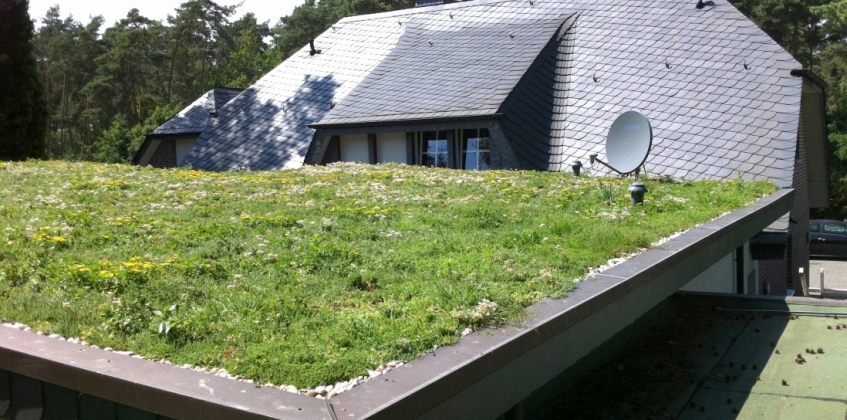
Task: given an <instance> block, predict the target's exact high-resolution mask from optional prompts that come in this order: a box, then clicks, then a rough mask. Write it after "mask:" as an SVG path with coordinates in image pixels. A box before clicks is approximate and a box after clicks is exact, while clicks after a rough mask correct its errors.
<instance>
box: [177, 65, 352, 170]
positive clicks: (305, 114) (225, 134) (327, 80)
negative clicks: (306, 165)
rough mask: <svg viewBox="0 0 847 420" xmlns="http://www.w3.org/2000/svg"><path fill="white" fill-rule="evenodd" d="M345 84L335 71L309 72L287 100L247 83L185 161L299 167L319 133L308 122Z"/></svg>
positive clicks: (222, 166)
mask: <svg viewBox="0 0 847 420" xmlns="http://www.w3.org/2000/svg"><path fill="white" fill-rule="evenodd" d="M340 85H341V84H340V83H339V82H337V81H336V80H334V79H333V76H332V75H329V76H325V77H316V76H312V75H305V76H304V78H303V84H302V85H301V86H300V87H299V88H298V89H297V91H296V92H295V94H294V95H293V96H291V97H289V98H287V99H285V100H277V99H275V98H273V97H268V96H266V95H262V94H260V92H259V91H258V90H256V89H254V88H250V89H247V90H245V91H244V93H242V94H241V95H239V96H238V97H237V98H235V99H234V100H232V101H231V102H230V103H228V104H227V105H226V106H224V108H223V109H222V110H221V112H220V115H219V117H218V121H217V122H216V123H215V124H214V125H213V126H212V128H211V129H208V130H207V131H206V132H204V133H203V135H202V136H200V140H199V141H198V143H197V145H196V146H195V147H194V149H193V150H192V151H191V154H189V156H188V158H187V159H186V161H187V162H190V163H191V165H192V167H194V168H197V169H205V170H213V171H225V170H268V169H280V168H294V167H299V166H301V165H302V163H303V161H304V159H305V157H306V152H307V151H308V148H309V143H310V142H311V139H312V135H313V134H314V130H312V129H310V128H308V125H309V124H312V123H314V122H317V121H319V120H320V119H321V118H323V116H324V115H325V114H326V113H327V112H329V110H330V109H331V107H332V106H333V104H332V100H333V98H334V96H335V92H336V90H337V89H338V87H339V86H340Z"/></svg>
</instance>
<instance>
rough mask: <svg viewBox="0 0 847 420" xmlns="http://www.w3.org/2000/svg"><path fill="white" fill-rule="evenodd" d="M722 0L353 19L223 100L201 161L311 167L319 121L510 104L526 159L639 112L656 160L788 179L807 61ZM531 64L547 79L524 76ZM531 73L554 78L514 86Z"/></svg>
mask: <svg viewBox="0 0 847 420" xmlns="http://www.w3.org/2000/svg"><path fill="white" fill-rule="evenodd" d="M715 3H716V4H715V6H713V7H710V8H706V9H702V10H698V9H696V8H695V7H694V4H695V2H693V1H675V0H656V1H651V2H640V3H633V2H622V1H618V0H564V1H560V0H547V1H543V0H539V1H536V2H534V4H533V5H530V4H529V2H528V1H525V0H521V1H503V2H493V1H484V0H476V1H470V2H462V3H454V4H449V5H441V6H433V7H421V8H415V9H410V10H403V11H396V12H388V13H380V14H374V15H367V16H359V17H353V18H345V19H342V20H341V21H339V22H338V23H336V24H335V25H334V27H333V28H331V29H329V30H327V31H326V32H325V33H324V34H322V35H321V36H320V37H318V38H317V39H316V40H315V45H316V47H317V48H318V49H320V50H322V52H321V54H316V55H314V56H310V55H309V48H308V46H306V47H304V48H303V49H301V50H300V51H298V52H297V53H295V54H294V55H293V56H292V57H291V58H289V59H288V60H286V61H285V62H284V63H282V64H281V65H280V66H278V67H277V68H276V69H274V70H273V71H271V72H270V73H268V74H267V75H266V76H265V77H263V78H262V79H260V80H259V81H258V82H257V83H256V84H255V85H254V86H251V87H250V88H249V89H247V90H246V91H245V92H244V93H243V94H241V95H239V96H238V97H236V98H235V99H233V100H232V101H230V102H229V103H227V104H226V105H224V106H223V108H222V109H221V110H220V112H219V117H218V119H217V120H216V122H215V124H214V126H210V127H209V128H208V129H207V130H206V131H205V132H204V133H203V135H201V138H200V140H199V141H198V145H197V146H196V147H195V149H194V150H193V151H192V152H191V154H190V155H189V157H188V161H190V162H191V163H192V165H193V166H194V167H196V168H202V169H210V170H227V169H235V168H239V167H249V168H252V169H281V168H291V167H298V166H300V165H302V164H303V160H304V157H305V154H306V152H307V150H308V147H309V143H310V142H311V140H312V137H313V134H314V130H313V129H311V128H309V127H308V125H309V124H315V123H318V122H319V121H320V122H321V123H343V122H361V121H367V120H373V121H382V122H391V121H394V120H398V119H409V118H436V117H439V116H450V117H460V116H468V115H486V114H490V113H493V112H497V111H500V112H502V113H504V114H505V115H506V117H505V118H506V119H508V118H513V119H514V121H515V125H514V127H512V128H508V126H509V122H508V121H504V122H503V125H504V127H503V131H504V132H506V133H507V134H508V138H509V141H510V144H511V146H512V148H513V149H514V151H515V153H516V155H517V157H518V159H519V160H520V161H521V163H522V164H523V165H525V166H526V167H530V168H537V169H544V170H551V169H561V168H565V169H566V170H567V169H568V165H567V163H568V162H571V161H573V160H576V159H580V160H582V161H583V162H586V161H588V155H589V154H591V153H599V154H600V157H601V158H604V157H605V156H604V153H603V151H604V150H603V149H604V142H605V134H606V131H607V130H608V127H609V126H610V125H611V123H612V121H613V120H614V118H615V117H616V116H617V115H619V114H621V113H622V112H624V111H628V110H636V111H639V112H641V113H642V114H644V115H646V116H647V117H648V118H649V119H650V120H651V121H652V123H653V129H654V142H653V143H654V148H653V151H652V154H651V156H650V157H649V158H648V160H647V162H646V167H647V170H648V172H650V173H651V174H661V175H671V176H688V177H704V178H735V177H736V176H737V175H736V171H737V170H741V171H743V172H744V174H743V176H744V177H746V178H770V179H774V180H775V181H777V182H778V184H780V185H781V186H787V185H790V184H791V178H792V168H793V151H794V147H795V140H796V136H797V127H798V121H799V116H798V115H799V107H800V89H801V82H802V80H801V79H800V78H799V77H793V76H791V75H790V70H792V69H797V68H800V67H801V66H800V64H799V63H798V62H796V61H795V60H794V59H793V58H792V57H791V56H790V55H789V54H788V53H786V52H785V51H783V50H782V48H780V47H779V46H778V45H777V44H776V43H775V42H774V41H773V40H772V39H771V38H770V37H768V36H767V35H766V34H765V33H764V32H762V31H761V30H760V29H758V28H757V27H756V26H755V25H754V24H753V23H752V22H750V21H749V20H748V19H746V18H745V17H744V16H743V15H742V14H741V13H740V12H738V11H737V10H736V9H735V8H734V7H733V6H732V5H730V4H729V3H727V2H726V1H725V0H719V1H716V2H715ZM571 14H575V15H576V16H577V18H576V25H575V26H574V28H573V30H572V31H571V32H570V33H569V34H568V36H567V39H566V40H564V41H563V43H561V44H557V45H555V54H556V58H557V59H554V60H551V59H550V58H551V57H550V56H543V55H539V54H540V53H539V50H540V49H543V48H544V47H546V46H547V43H548V41H549V40H550V35H549V34H551V33H552V32H553V31H555V29H552V30H551V28H553V24H554V23H555V22H556V21H557V19H562V17H563V16H568V15H571ZM450 15H452V18H451V16H450ZM509 31H513V33H514V34H515V35H516V36H515V37H514V38H508V33H509ZM524 33H527V34H531V35H532V36H531V38H530V39H527V40H524V39H523V38H522V37H523V36H524ZM429 40H432V41H433V45H432V46H430V45H429V44H428V42H429ZM515 40H517V42H516V41H515ZM430 47H431V48H430ZM450 48H454V49H455V50H451V49H450ZM551 48H552V47H551ZM445 49H447V51H445ZM553 53H554V52H553V51H552V50H551V52H550V54H553ZM536 58H537V59H536ZM527 60H530V61H531V62H529V63H527ZM533 60H534V61H533ZM493 62H502V63H504V65H503V66H502V68H501V67H497V66H494V65H492V63H493ZM418 63H419V65H416V64H418ZM474 63H484V64H486V65H478V66H474V65H473V64H474ZM518 64H520V65H518ZM745 64H746V66H747V68H745ZM533 65H534V66H536V67H539V68H538V69H536V71H535V73H534V74H535V75H536V76H543V78H541V79H536V80H526V76H525V71H528V68H529V67H531V66H533ZM520 66H526V67H527V68H526V69H521V68H520ZM668 66H670V68H668ZM468 68H472V69H474V71H466V70H467V69H468ZM521 76H524V77H523V78H522V77H521ZM594 78H597V81H596V82H595V81H594ZM410 80H411V83H410V82H409V81H410ZM421 81H426V82H432V83H422V82H421ZM521 85H526V86H525V87H526V89H527V92H529V91H530V90H531V89H541V88H545V87H546V88H548V89H549V92H545V93H543V94H540V95H535V96H532V95H524V97H521V98H517V97H514V98H512V97H511V96H513V95H516V92H515V89H514V87H515V86H521ZM522 88H523V87H522ZM497 101H500V103H499V104H498V103H497ZM510 101H511V102H510ZM330 103H332V104H334V105H335V107H334V109H332V108H330ZM510 104H511V106H512V107H510V106H509V105H510ZM498 107H499V109H498ZM550 109H553V110H554V112H550ZM526 110H534V111H533V112H524V111H526ZM515 127H518V128H515ZM700 154H708V155H709V156H712V157H717V158H719V161H717V162H713V160H712V159H704V158H703V156H700ZM766 157H767V158H768V159H764V158H766ZM562 162H564V163H565V164H564V165H562V164H561V163H562ZM595 170H596V171H599V172H603V168H599V167H597V168H595Z"/></svg>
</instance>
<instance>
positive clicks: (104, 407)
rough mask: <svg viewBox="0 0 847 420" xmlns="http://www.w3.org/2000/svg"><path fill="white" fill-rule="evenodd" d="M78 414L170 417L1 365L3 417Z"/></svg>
mask: <svg viewBox="0 0 847 420" xmlns="http://www.w3.org/2000/svg"><path fill="white" fill-rule="evenodd" d="M10 397H13V398H10ZM76 418H80V419H147V420H166V419H168V417H165V416H159V415H156V414H155V413H151V412H149V411H143V410H139V409H137V408H133V407H130V406H127V405H123V404H118V403H115V402H112V401H108V400H104V399H102V398H97V397H94V396H92V395H88V394H85V393H80V392H77V391H74V390H72V389H68V388H65V387H61V386H58V385H53V384H51V383H47V382H42V381H39V380H38V379H34V378H30V377H28V376H23V375H18V374H16V373H12V372H8V371H5V370H2V369H0V419H76Z"/></svg>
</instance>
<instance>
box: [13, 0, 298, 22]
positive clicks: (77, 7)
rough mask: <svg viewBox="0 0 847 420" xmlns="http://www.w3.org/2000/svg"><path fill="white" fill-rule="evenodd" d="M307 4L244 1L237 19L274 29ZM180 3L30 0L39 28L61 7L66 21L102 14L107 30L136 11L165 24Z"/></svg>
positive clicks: (227, 1) (226, 0) (227, 0)
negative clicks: (51, 10) (246, 16)
mask: <svg viewBox="0 0 847 420" xmlns="http://www.w3.org/2000/svg"><path fill="white" fill-rule="evenodd" d="M183 1H184V0H183ZM217 2H218V4H224V5H234V4H237V3H238V2H239V0H218V1H217ZM303 2H304V0H244V4H243V5H242V6H241V7H239V8H238V15H237V16H236V18H238V17H240V16H241V15H243V14H244V13H249V12H252V13H253V14H255V15H256V19H258V20H259V22H263V21H269V23H270V26H273V25H274V24H276V23H277V22H278V21H279V18H280V17H282V16H285V15H288V14H290V13H291V11H292V10H294V7H295V6H297V5H300V4H302V3H303ZM180 3H182V1H180V0H143V1H137V2H125V1H121V0H114V1H102V0H93V1H92V0H62V1H58V0H29V15H30V17H31V18H32V19H34V20H35V26H36V27H38V26H41V18H43V17H44V15H45V14H46V13H47V9H49V8H50V7H51V6H54V5H56V4H58V5H59V10H60V11H61V14H62V18H65V17H67V16H68V15H69V14H71V15H73V17H74V19H76V20H78V21H81V22H83V23H87V22H88V21H89V17H90V16H96V15H102V16H103V17H104V18H105V19H106V25H105V27H110V26H112V25H114V23H115V22H116V21H118V20H120V19H122V18H123V17H125V16H126V14H127V12H129V11H130V9H132V8H136V9H138V10H139V11H140V12H141V14H142V15H143V16H146V17H148V18H151V19H156V20H162V21H164V20H165V18H167V16H168V14H173V13H174V9H175V8H177V7H178V6H179V4H180ZM104 29H105V28H104Z"/></svg>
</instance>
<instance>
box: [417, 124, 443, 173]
mask: <svg viewBox="0 0 847 420" xmlns="http://www.w3.org/2000/svg"><path fill="white" fill-rule="evenodd" d="M448 149H449V141H448V140H447V132H446V131H424V132H423V136H422V143H421V165H423V166H434V167H436V168H446V167H447V151H448Z"/></svg>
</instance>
